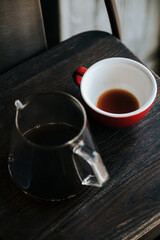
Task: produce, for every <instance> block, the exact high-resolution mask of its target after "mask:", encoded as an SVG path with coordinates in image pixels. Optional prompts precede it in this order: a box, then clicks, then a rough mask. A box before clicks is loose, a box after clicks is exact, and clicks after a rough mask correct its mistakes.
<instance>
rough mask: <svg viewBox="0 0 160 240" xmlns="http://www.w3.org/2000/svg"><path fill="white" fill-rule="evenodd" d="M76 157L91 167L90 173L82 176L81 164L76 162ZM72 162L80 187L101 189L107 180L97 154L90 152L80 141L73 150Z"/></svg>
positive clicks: (107, 176) (105, 172)
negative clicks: (80, 183)
mask: <svg viewBox="0 0 160 240" xmlns="http://www.w3.org/2000/svg"><path fill="white" fill-rule="evenodd" d="M77 156H78V157H80V158H81V159H83V160H85V162H86V163H87V164H88V165H89V166H90V167H91V169H92V173H90V174H86V173H85V174H84V169H83V164H82V165H81V162H80V161H79V160H77ZM73 162H74V165H75V168H76V171H77V174H78V176H79V178H80V180H81V182H82V185H87V186H96V187H102V186H103V184H104V183H105V182H106V181H107V180H108V179H109V175H108V172H107V170H106V168H105V166H104V164H103V162H102V159H101V157H100V155H99V153H98V152H96V151H92V150H91V149H90V148H89V147H87V146H86V145H85V143H84V141H82V140H81V141H80V142H79V143H78V144H77V145H76V146H75V147H74V148H73Z"/></svg>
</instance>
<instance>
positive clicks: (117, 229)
mask: <svg viewBox="0 0 160 240" xmlns="http://www.w3.org/2000/svg"><path fill="white" fill-rule="evenodd" d="M118 56H119V57H127V58H131V59H135V60H138V59H137V58H136V57H135V56H134V55H133V54H132V52H130V51H129V50H128V49H127V48H126V47H125V46H124V45H123V44H121V43H120V42H119V40H117V39H116V38H115V37H113V36H112V35H109V34H107V33H104V32H96V31H93V32H87V33H83V34H80V35H77V36H75V37H72V38H71V39H69V40H67V41H64V42H62V43H60V44H59V45H58V46H57V47H55V48H53V49H50V50H48V51H46V52H44V53H43V54H41V55H39V56H37V57H34V58H32V59H31V60H28V61H26V62H25V63H23V64H21V65H19V66H17V67H15V68H13V69H12V70H10V71H8V72H6V73H5V74H3V75H1V76H0V136H1V138H0V240H19V239H23V240H34V239H36V240H37V239H38V240H44V239H47V240H54V239H55V240H75V239H76V240H90V239H93V240H106V239H107V240H110V239H114V240H121V239H123V240H127V239H128V240H130V239H149V240H151V239H154V238H155V237H157V236H158V235H159V234H160V138H159V136H160V124H159V122H160V95H159V92H158V94H157V98H156V100H155V103H154V105H153V107H152V108H151V110H150V112H149V113H148V114H147V116H146V117H145V118H144V119H143V120H142V121H141V122H139V123H138V124H136V125H134V126H132V127H129V128H126V129H110V128H108V127H104V126H102V125H100V124H99V123H97V122H96V121H95V120H94V119H92V118H91V117H90V115H89V114H88V119H89V123H90V126H91V130H92V133H93V136H94V138H95V141H96V143H97V145H98V147H99V150H100V153H101V156H102V159H103V161H104V164H105V165H106V167H107V169H108V172H109V174H110V180H109V181H108V182H107V184H106V185H105V186H104V187H103V188H92V187H90V188H89V189H88V190H87V191H85V192H84V193H83V194H81V195H79V196H77V197H75V198H73V199H70V200H68V201H63V202H59V203H52V204H51V203H43V202H38V201H35V200H33V199H31V198H29V197H28V196H27V195H25V194H24V193H22V192H21V191H20V190H19V189H18V188H17V187H16V186H15V185H14V183H13V182H12V181H11V179H10V176H9V173H8V169H7V155H8V148H9V141H10V135H11V129H12V126H13V124H14V115H15V108H14V101H15V100H16V99H17V98H19V99H21V97H25V96H28V95H31V94H33V93H36V92H47V91H52V90H62V91H65V92H68V93H70V94H72V95H74V96H75V97H77V98H78V99H79V100H80V101H82V99H81V96H80V92H79V88H78V87H77V86H76V85H75V84H74V83H73V80H72V73H73V71H74V70H75V69H76V68H77V67H79V66H85V67H89V66H90V65H92V64H93V63H95V62H96V61H98V60H100V59H104V58H108V57H118ZM156 80H157V84H158V88H159V86H160V79H159V78H158V76H156ZM82 103H83V101H82Z"/></svg>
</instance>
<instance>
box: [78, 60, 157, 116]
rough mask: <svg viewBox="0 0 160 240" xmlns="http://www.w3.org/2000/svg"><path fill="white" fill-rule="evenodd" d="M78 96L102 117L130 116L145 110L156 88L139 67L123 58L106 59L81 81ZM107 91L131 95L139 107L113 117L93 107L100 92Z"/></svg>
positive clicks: (141, 67) (97, 64)
mask: <svg viewBox="0 0 160 240" xmlns="http://www.w3.org/2000/svg"><path fill="white" fill-rule="evenodd" d="M80 87H81V94H82V97H83V99H84V100H85V102H86V103H87V104H88V105H89V106H90V107H91V108H92V109H94V110H95V111H97V112H100V113H102V114H105V115H118V116H120V115H125V116H126V115H133V113H134V114H136V113H138V112H141V111H143V110H145V109H146V108H147V107H149V106H150V105H151V104H152V102H153V101H154V99H155V96H156V92H157V85H156V81H155V78H154V76H153V75H152V73H151V72H150V71H149V70H148V69H147V68H146V67H145V66H144V65H142V64H140V63H138V62H136V61H134V60H130V59H127V58H108V59H104V60H101V61H99V62H97V63H95V64H94V65H92V66H91V67H90V68H89V69H88V70H87V71H86V73H85V74H84V76H83V78H82V81H81V86H80ZM110 89H123V90H127V91H129V92H131V93H132V94H133V95H134V96H135V97H136V98H137V100H138V102H139V105H140V108H139V109H138V110H136V111H134V112H132V113H125V114H113V113H107V112H105V111H102V110H100V109H98V108H97V107H96V105H97V101H98V99H99V97H100V95H101V94H102V93H104V92H105V91H107V90H110Z"/></svg>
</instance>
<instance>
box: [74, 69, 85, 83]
mask: <svg viewBox="0 0 160 240" xmlns="http://www.w3.org/2000/svg"><path fill="white" fill-rule="evenodd" d="M86 71H87V68H85V67H79V68H77V70H76V71H75V72H74V73H73V80H74V82H75V83H76V84H77V85H78V87H79V86H80V84H81V80H82V77H83V75H84V73H85V72H86Z"/></svg>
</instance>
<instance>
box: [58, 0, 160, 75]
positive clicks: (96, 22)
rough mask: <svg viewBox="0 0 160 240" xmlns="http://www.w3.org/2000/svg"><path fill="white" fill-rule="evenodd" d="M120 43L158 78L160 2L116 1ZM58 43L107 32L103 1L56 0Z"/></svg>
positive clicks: (108, 28) (159, 68) (159, 65)
mask: <svg viewBox="0 0 160 240" xmlns="http://www.w3.org/2000/svg"><path fill="white" fill-rule="evenodd" d="M116 4H117V8H118V13H119V18H120V24H121V31H122V42H123V43H124V44H125V45H126V46H127V47H128V48H129V49H130V50H131V51H132V52H133V53H134V54H135V55H137V56H138V57H139V58H140V59H141V60H142V61H143V63H145V64H146V65H147V66H148V67H149V68H151V69H152V70H153V71H155V72H156V73H157V74H158V75H160V0H116ZM59 11H60V40H61V41H63V40H65V39H67V38H69V37H71V36H73V35H75V34H77V33H80V32H83V31H88V30H102V31H107V32H110V33H111V28H110V23H109V19H108V15H107V10H106V8H105V4H104V0H59Z"/></svg>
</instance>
